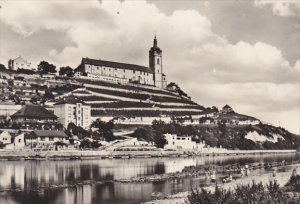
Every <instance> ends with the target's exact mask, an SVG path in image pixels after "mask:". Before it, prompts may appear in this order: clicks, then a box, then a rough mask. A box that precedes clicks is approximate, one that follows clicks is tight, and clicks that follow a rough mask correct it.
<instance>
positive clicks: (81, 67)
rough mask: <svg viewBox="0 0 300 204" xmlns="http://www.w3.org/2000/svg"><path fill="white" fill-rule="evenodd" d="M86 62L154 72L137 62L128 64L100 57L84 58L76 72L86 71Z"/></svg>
mask: <svg viewBox="0 0 300 204" xmlns="http://www.w3.org/2000/svg"><path fill="white" fill-rule="evenodd" d="M84 64H89V65H94V66H104V67H112V68H119V69H128V70H134V71H142V72H149V73H152V71H151V70H150V69H149V68H148V67H145V66H140V65H135V64H127V63H122V62H112V61H105V60H100V59H99V60H97V59H90V58H82V60H81V64H80V65H79V66H78V68H77V69H76V70H75V71H76V72H78V71H79V72H80V71H84Z"/></svg>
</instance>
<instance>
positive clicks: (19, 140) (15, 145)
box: [5, 133, 25, 149]
mask: <svg viewBox="0 0 300 204" xmlns="http://www.w3.org/2000/svg"><path fill="white" fill-rule="evenodd" d="M24 147H25V133H21V134H19V135H16V136H15V137H12V143H10V144H6V146H5V149H23V148H24Z"/></svg>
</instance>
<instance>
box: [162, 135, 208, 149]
mask: <svg viewBox="0 0 300 204" xmlns="http://www.w3.org/2000/svg"><path fill="white" fill-rule="evenodd" d="M164 136H165V138H166V140H167V142H168V143H167V144H166V145H165V147H164V149H165V150H183V151H184V150H186V151H199V150H201V149H202V148H203V147H204V145H205V144H204V143H199V144H197V143H196V142H195V141H192V137H191V136H178V135H176V134H168V133H167V134H164Z"/></svg>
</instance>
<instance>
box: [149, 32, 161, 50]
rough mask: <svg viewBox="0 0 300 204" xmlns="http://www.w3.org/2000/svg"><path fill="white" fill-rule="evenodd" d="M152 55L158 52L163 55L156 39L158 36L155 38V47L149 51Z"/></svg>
mask: <svg viewBox="0 0 300 204" xmlns="http://www.w3.org/2000/svg"><path fill="white" fill-rule="evenodd" d="M149 52H150V53H153V52H157V53H159V54H161V52H162V51H161V49H160V48H159V47H158V46H157V39H156V36H155V37H154V40H153V47H151V48H150V50H149Z"/></svg>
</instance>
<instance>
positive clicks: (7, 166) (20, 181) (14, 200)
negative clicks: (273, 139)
mask: <svg viewBox="0 0 300 204" xmlns="http://www.w3.org/2000/svg"><path fill="white" fill-rule="evenodd" d="M282 160H285V161H287V162H290V161H299V160H300V155H299V154H276V155H256V156H254V155H243V156H217V157H186V158H182V157H177V158H147V159H146V158H145V159H102V160H65V161H0V204H21V203H22V204H96V203H97V204H121V203H122V204H135V203H140V202H144V201H148V200H150V198H151V193H152V192H163V193H164V194H174V193H178V192H182V191H187V190H191V188H193V187H196V186H199V185H200V186H201V185H204V180H203V179H201V178H184V179H175V180H169V181H160V182H156V183H117V182H111V181H112V180H113V179H124V178H130V177H133V176H143V175H153V174H162V173H170V172H176V171H181V170H182V169H183V168H184V167H185V166H191V165H210V164H217V165H226V164H235V163H239V164H245V163H254V162H273V161H276V162H279V161H282ZM75 184H76V185H75Z"/></svg>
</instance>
